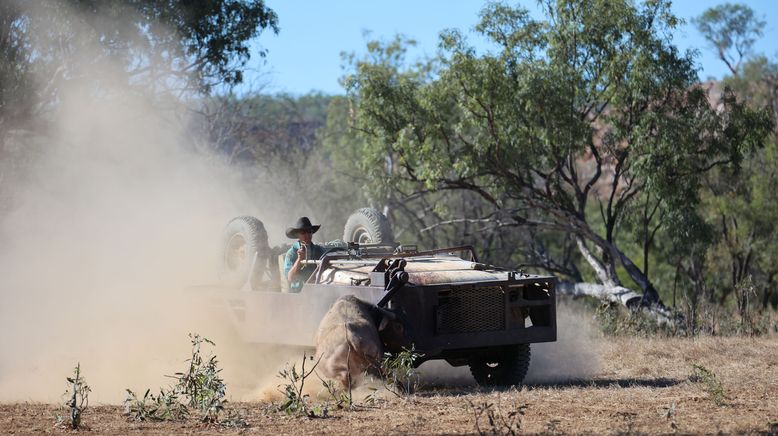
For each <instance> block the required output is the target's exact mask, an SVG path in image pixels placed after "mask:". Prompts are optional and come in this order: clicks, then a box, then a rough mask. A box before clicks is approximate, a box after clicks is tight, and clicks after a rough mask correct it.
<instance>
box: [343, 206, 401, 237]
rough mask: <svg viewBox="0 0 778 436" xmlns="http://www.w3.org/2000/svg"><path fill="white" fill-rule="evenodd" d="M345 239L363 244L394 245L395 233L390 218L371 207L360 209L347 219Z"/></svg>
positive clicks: (344, 232)
mask: <svg viewBox="0 0 778 436" xmlns="http://www.w3.org/2000/svg"><path fill="white" fill-rule="evenodd" d="M343 240H344V241H346V242H356V243H359V244H360V245H362V244H387V245H394V233H393V232H392V227H391V226H390V225H389V219H387V218H386V216H384V214H382V213H381V212H379V211H378V210H376V209H373V208H370V207H364V208H362V209H358V210H357V211H356V212H354V213H352V214H351V216H350V217H348V221H346V227H345V228H344V229H343Z"/></svg>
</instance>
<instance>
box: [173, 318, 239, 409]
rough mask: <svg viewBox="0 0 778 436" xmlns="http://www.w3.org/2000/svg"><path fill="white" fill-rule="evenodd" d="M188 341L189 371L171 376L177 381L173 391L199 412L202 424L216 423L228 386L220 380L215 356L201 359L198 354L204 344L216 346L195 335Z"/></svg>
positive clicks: (219, 370) (200, 354) (191, 335)
mask: <svg viewBox="0 0 778 436" xmlns="http://www.w3.org/2000/svg"><path fill="white" fill-rule="evenodd" d="M189 339H190V340H191V342H192V356H191V357H190V358H189V359H188V360H187V362H189V368H188V369H187V370H186V371H185V372H177V373H175V374H174V375H173V376H172V378H174V379H176V380H177V383H176V386H175V388H174V390H175V392H176V393H177V394H180V395H182V396H183V397H184V398H185V399H186V401H187V405H188V406H189V407H192V408H195V409H197V410H199V411H200V412H201V413H202V420H203V421H204V422H216V421H217V420H218V417H219V413H220V412H222V411H223V410H224V404H225V403H226V400H225V399H224V397H225V395H226V393H227V385H226V384H225V383H224V380H222V378H221V375H220V373H221V369H220V368H219V362H218V361H217V360H216V356H215V355H211V356H210V357H208V358H203V355H202V353H201V351H200V348H201V346H202V344H203V343H206V344H210V345H211V346H216V344H214V343H213V341H211V340H209V339H208V338H204V337H201V336H200V335H197V334H194V335H193V334H191V333H190V334H189Z"/></svg>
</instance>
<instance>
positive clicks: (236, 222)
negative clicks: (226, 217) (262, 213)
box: [219, 216, 270, 289]
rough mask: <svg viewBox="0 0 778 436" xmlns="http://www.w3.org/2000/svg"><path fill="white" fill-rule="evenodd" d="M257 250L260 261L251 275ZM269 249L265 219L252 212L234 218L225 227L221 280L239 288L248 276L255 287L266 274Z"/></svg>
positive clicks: (227, 284)
mask: <svg viewBox="0 0 778 436" xmlns="http://www.w3.org/2000/svg"><path fill="white" fill-rule="evenodd" d="M254 253H257V261H256V263H255V265H254V271H253V273H252V274H251V277H249V270H250V269H251V265H252V263H254ZM269 253H270V247H269V246H268V243H267V231H265V226H264V225H263V224H262V221H260V220H258V219H256V218H254V217H253V216H239V217H237V218H233V219H232V220H231V221H230V222H229V223H227V226H226V227H225V228H224V239H223V241H222V253H221V254H222V255H221V268H220V270H219V278H220V279H221V282H222V284H223V285H224V286H225V287H228V288H231V289H239V288H241V287H243V286H244V285H245V284H246V281H247V280H249V281H250V285H251V287H252V289H253V288H255V286H256V285H257V284H258V283H259V282H260V281H261V280H262V277H263V275H264V274H265V270H266V269H267V260H268V256H269Z"/></svg>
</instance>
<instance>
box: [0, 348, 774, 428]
mask: <svg viewBox="0 0 778 436" xmlns="http://www.w3.org/2000/svg"><path fill="white" fill-rule="evenodd" d="M602 341H603V342H602V344H601V349H602V353H603V359H602V367H601V369H600V371H599V372H598V373H597V374H596V375H594V376H593V377H589V378H587V379H585V380H568V381H563V382H555V383H550V384H534V385H530V386H526V387H524V388H523V389H521V390H515V389H513V390H507V391H502V392H494V391H483V390H480V389H478V388H476V387H475V386H457V387H456V388H445V387H443V388H434V389H433V388H428V389H421V390H420V391H419V392H418V393H417V394H416V395H415V396H413V397H412V398H411V399H410V400H401V399H390V400H384V401H381V402H379V403H378V404H377V405H376V406H375V407H361V408H358V409H357V410H353V411H337V410H336V411H333V413H332V417H330V418H327V419H308V418H294V417H288V416H286V415H284V414H282V413H274V412H268V410H269V408H268V407H267V403H259V402H257V403H238V404H234V406H236V407H237V408H238V409H244V410H245V412H246V414H247V415H246V418H247V421H248V423H249V425H250V427H249V428H248V429H245V430H242V431H243V432H248V433H257V434H268V433H273V434H314V433H315V434H320V433H338V434H365V433H367V434H376V433H379V434H401V433H421V434H442V433H446V434H451V433H474V432H475V431H476V426H475V415H474V413H473V408H472V407H471V404H483V403H489V404H494V405H497V406H499V410H500V411H502V413H509V412H510V411H511V410H512V408H513V407H519V406H523V405H526V408H524V409H523V412H524V413H523V415H521V416H520V418H521V423H520V426H521V430H522V431H524V432H528V433H568V434H570V433H572V434H578V433H596V434H602V433H630V432H636V433H653V434H656V433H673V432H679V433H718V432H724V433H761V432H764V433H776V432H778V340H776V338H774V337H763V338H701V339H680V338H673V339H650V338H639V339H637V338H610V339H603V340H602ZM694 364H697V365H702V366H703V367H705V368H707V369H708V370H709V371H711V372H712V373H713V374H715V376H716V378H717V379H718V380H719V381H720V382H721V387H722V389H723V393H724V399H723V402H722V404H721V405H720V406H719V405H716V403H715V402H714V401H713V399H712V398H711V396H710V394H709V392H707V391H706V385H705V384H704V383H702V382H701V381H699V380H697V379H695V378H693V377H691V376H692V375H693V373H694V369H693V365H694ZM55 413H56V406H54V405H45V404H19V403H17V404H5V405H0V431H1V432H3V433H12V432H17V433H28V432H59V431H62V430H58V429H54V428H53V423H54V420H53V416H54V414H55ZM84 425H85V426H87V427H89V428H91V430H92V431H93V432H96V433H100V434H103V433H127V432H135V431H141V432H143V433H151V434H154V433H158V434H169V433H191V432H197V433H202V432H205V433H211V432H212V433H225V432H227V433H230V432H239V431H241V430H237V429H224V428H220V427H216V426H203V424H199V423H196V422H186V423H180V422H166V423H135V422H128V421H127V420H126V418H125V417H123V416H122V414H121V408H120V407H118V406H96V407H93V408H90V410H89V413H88V414H87V415H86V416H85V417H84ZM480 428H481V430H486V431H488V430H490V427H489V424H488V422H486V421H484V420H483V418H482V421H481V422H480Z"/></svg>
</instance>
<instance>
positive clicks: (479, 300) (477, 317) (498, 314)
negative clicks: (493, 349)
mask: <svg viewBox="0 0 778 436" xmlns="http://www.w3.org/2000/svg"><path fill="white" fill-rule="evenodd" d="M435 319H436V329H437V333H438V334H443V333H470V332H488V331H494V330H504V329H505V294H504V293H503V290H502V288H500V287H499V286H492V287H486V288H475V289H451V290H445V291H440V292H438V307H437V309H436V318H435Z"/></svg>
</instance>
